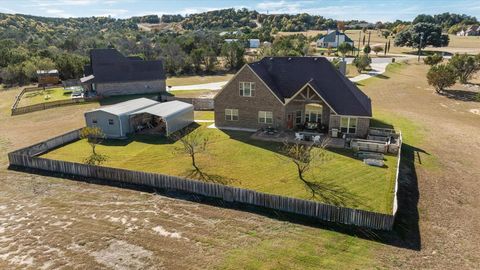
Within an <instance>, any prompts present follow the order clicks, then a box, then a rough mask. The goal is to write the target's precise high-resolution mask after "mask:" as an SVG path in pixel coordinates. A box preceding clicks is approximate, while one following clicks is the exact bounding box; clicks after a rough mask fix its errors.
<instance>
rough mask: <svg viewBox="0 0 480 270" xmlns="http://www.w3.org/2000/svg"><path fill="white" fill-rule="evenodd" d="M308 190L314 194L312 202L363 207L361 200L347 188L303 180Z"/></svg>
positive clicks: (331, 183) (329, 183) (330, 183)
mask: <svg viewBox="0 0 480 270" xmlns="http://www.w3.org/2000/svg"><path fill="white" fill-rule="evenodd" d="M303 182H304V184H305V186H306V188H307V189H308V190H309V191H310V192H311V193H312V197H311V199H312V200H315V201H319V202H322V203H326V204H331V205H335V206H342V207H346V206H352V205H354V206H356V207H359V206H362V205H363V204H362V203H361V200H360V198H359V197H358V196H356V195H355V194H353V193H351V192H349V191H348V190H347V189H346V188H344V187H342V186H340V185H338V184H335V183H333V182H331V181H330V182H318V181H311V180H306V179H304V180H303Z"/></svg>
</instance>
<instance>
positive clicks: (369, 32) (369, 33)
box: [367, 31, 372, 46]
mask: <svg viewBox="0 0 480 270" xmlns="http://www.w3.org/2000/svg"><path fill="white" fill-rule="evenodd" d="M371 34H372V32H371V31H368V43H367V44H368V46H370V35H371Z"/></svg>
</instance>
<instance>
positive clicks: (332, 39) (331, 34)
mask: <svg viewBox="0 0 480 270" xmlns="http://www.w3.org/2000/svg"><path fill="white" fill-rule="evenodd" d="M342 43H348V44H350V45H351V46H352V47H353V46H354V43H353V40H352V39H350V38H349V37H348V36H347V35H346V34H345V33H342V32H340V31H338V30H334V31H330V30H329V31H328V34H327V35H326V36H324V37H322V38H320V39H318V40H317V48H337V47H338V46H339V45H340V44H342Z"/></svg>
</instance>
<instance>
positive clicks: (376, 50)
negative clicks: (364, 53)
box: [372, 46, 383, 55]
mask: <svg viewBox="0 0 480 270" xmlns="http://www.w3.org/2000/svg"><path fill="white" fill-rule="evenodd" d="M372 50H373V52H374V53H375V54H376V55H378V53H379V52H382V51H383V48H382V47H380V46H375V47H373V49H372Z"/></svg>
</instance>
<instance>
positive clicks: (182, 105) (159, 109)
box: [131, 100, 193, 118]
mask: <svg viewBox="0 0 480 270" xmlns="http://www.w3.org/2000/svg"><path fill="white" fill-rule="evenodd" d="M190 109H191V110H193V105H192V104H190V103H186V102H182V101H178V100H173V101H168V102H163V103H158V104H156V105H153V106H150V107H147V108H144V109H141V110H138V111H135V112H133V113H131V114H140V113H148V114H152V115H156V116H160V117H162V118H167V117H169V116H171V115H174V114H176V113H179V112H182V111H185V110H190Z"/></svg>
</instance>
